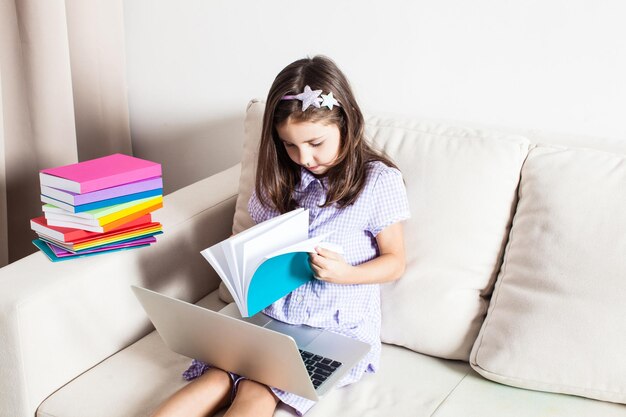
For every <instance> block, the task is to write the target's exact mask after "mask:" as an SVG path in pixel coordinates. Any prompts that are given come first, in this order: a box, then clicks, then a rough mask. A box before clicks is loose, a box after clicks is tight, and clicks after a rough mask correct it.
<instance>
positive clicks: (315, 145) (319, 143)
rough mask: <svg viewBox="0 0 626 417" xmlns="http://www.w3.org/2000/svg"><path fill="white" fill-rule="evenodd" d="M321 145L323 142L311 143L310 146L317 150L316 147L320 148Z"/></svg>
mask: <svg viewBox="0 0 626 417" xmlns="http://www.w3.org/2000/svg"><path fill="white" fill-rule="evenodd" d="M322 143H324V142H317V143H312V144H311V146H312V147H314V148H317V147H318V146H320V145H321V144H322Z"/></svg>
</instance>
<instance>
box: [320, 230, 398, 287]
mask: <svg viewBox="0 0 626 417" xmlns="http://www.w3.org/2000/svg"><path fill="white" fill-rule="evenodd" d="M376 243H378V249H379V251H380V256H378V257H376V258H374V259H372V260H371V261H368V262H364V263H362V264H360V265H356V266H352V265H350V264H348V263H347V262H346V261H345V260H344V259H343V257H342V256H341V255H340V254H338V253H336V252H332V251H329V250H327V249H323V248H316V251H317V253H314V254H311V268H312V269H313V273H314V274H315V277H316V278H317V279H320V280H322V281H326V282H332V283H334V284H380V283H385V282H391V281H395V280H397V279H398V278H400V277H401V276H402V274H403V273H404V268H405V258H404V234H403V229H402V223H400V222H398V223H394V224H392V225H391V226H388V227H386V228H385V229H383V230H382V231H380V232H379V233H378V235H376Z"/></svg>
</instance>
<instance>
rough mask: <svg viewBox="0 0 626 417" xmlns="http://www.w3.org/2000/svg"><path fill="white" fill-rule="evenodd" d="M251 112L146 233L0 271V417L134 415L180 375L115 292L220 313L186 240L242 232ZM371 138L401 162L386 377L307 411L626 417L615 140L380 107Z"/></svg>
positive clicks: (622, 168) (623, 225) (178, 360)
mask: <svg viewBox="0 0 626 417" xmlns="http://www.w3.org/2000/svg"><path fill="white" fill-rule="evenodd" d="M262 112H263V103H262V102H258V101H253V102H251V103H250V105H249V107H248V112H247V118H246V126H245V129H246V133H247V141H246V143H245V148H244V156H243V160H242V164H241V165H237V166H235V167H232V168H230V169H228V170H226V171H224V172H222V173H219V174H217V175H215V176H212V177H210V178H206V179H204V180H202V181H199V182H197V183H195V184H192V185H190V186H188V187H186V188H183V189H180V190H178V191H176V192H174V193H172V194H170V195H167V196H166V197H165V206H164V208H163V209H161V210H160V211H158V212H157V213H155V216H156V217H157V218H158V219H159V220H160V221H161V222H162V223H163V229H164V235H162V236H161V237H160V238H159V241H158V242H157V244H156V245H153V246H152V247H150V248H145V249H140V250H135V251H128V252H120V253H115V254H108V255H103V256H99V257H92V258H85V259H79V260H74V261H69V262H62V263H57V264H53V263H50V262H49V261H48V260H47V259H46V258H45V257H44V256H43V255H42V254H40V253H36V254H33V255H31V256H29V257H27V258H25V259H22V260H20V261H18V262H15V263H13V264H11V265H9V266H7V267H5V268H2V269H1V270H0V343H1V344H0V371H1V373H2V375H1V378H0V417H29V416H33V415H37V416H54V417H96V416H98V417H100V416H101V417H105V416H106V417H118V416H119V417H139V416H148V415H149V414H150V412H151V411H152V410H153V409H154V408H155V407H156V406H157V405H158V404H159V403H160V402H161V401H162V400H163V399H164V398H165V397H166V396H167V395H169V394H170V393H172V392H173V391H174V390H176V389H178V388H179V387H181V386H182V385H183V384H184V381H183V380H182V378H181V376H180V373H181V371H182V370H183V369H184V368H185V367H186V365H187V364H188V362H189V359H188V358H185V357H182V356H180V355H177V354H175V353H173V352H171V351H169V350H168V349H167V348H166V347H165V346H164V345H163V343H162V342H161V340H160V338H159V336H158V334H157V333H156V332H154V331H153V329H152V327H151V326H150V324H149V321H148V320H147V318H146V316H145V314H144V312H143V310H142V309H141V307H140V306H139V304H138V303H137V301H136V300H135V298H134V296H133V294H132V293H131V291H130V288H129V286H130V285H131V284H135V285H140V286H144V287H148V288H151V289H154V290H157V291H160V292H163V293H167V294H170V295H172V296H175V297H178V298H181V299H184V300H189V301H193V302H196V301H198V300H200V301H199V303H200V304H202V305H204V306H206V307H208V308H212V309H218V308H221V307H222V306H224V305H225V303H224V302H223V301H222V300H221V299H220V298H219V295H220V292H219V290H218V285H219V279H218V278H217V276H216V274H215V273H214V272H213V271H212V270H211V268H210V266H209V265H208V263H206V262H205V261H204V259H203V258H202V256H201V255H200V253H199V252H200V250H202V249H203V248H205V247H207V246H209V245H211V244H213V243H215V242H217V241H219V240H221V239H224V238H226V237H227V236H228V235H229V234H230V233H231V231H232V230H234V231H239V230H242V229H243V228H245V227H247V226H249V225H250V224H251V221H250V219H249V217H248V216H247V214H246V213H245V203H246V200H247V196H248V195H249V193H250V187H251V184H252V181H253V176H254V158H255V149H256V141H257V139H258V135H259V131H260V120H261V115H262ZM367 131H368V134H369V136H370V137H371V138H372V140H373V141H374V142H375V143H376V144H377V145H378V146H380V147H382V148H384V149H385V151H386V152H387V153H388V154H389V155H390V156H391V157H392V158H393V159H394V160H395V161H396V162H397V163H398V165H399V166H400V168H401V170H402V171H403V174H404V178H405V181H406V185H407V190H408V193H409V199H410V204H411V211H412V219H411V220H410V221H408V222H407V223H406V225H405V230H406V232H405V233H406V243H407V245H406V246H407V271H406V274H405V276H404V277H403V278H402V279H401V280H400V281H398V282H396V283H393V284H389V285H385V286H384V287H383V289H382V308H383V330H382V335H381V337H382V339H383V341H384V342H385V343H384V345H383V352H382V359H381V368H380V372H378V373H376V374H368V375H365V376H364V378H363V379H362V381H361V382H359V383H358V384H356V385H353V386H350V387H347V388H341V389H336V390H334V391H333V392H332V393H330V394H329V395H328V396H327V397H325V398H324V399H323V400H322V401H321V402H320V403H319V404H318V405H317V406H316V407H314V408H313V409H312V411H311V412H310V414H309V415H310V416H312V417H315V416H339V415H340V416H389V415H395V416H435V417H452V416H465V417H467V416H476V417H479V416H480V417H491V416H498V417H501V416H528V417H531V416H532V417H536V416H563V417H575V416H603V417H612V416H626V405H623V403H624V402H626V358H625V357H624V355H623V352H626V331H625V329H626V314H625V313H626V308H625V307H624V305H625V304H624V299H625V298H624V296H625V295H626V279H624V277H626V261H624V258H625V257H624V253H626V240H625V239H626V215H625V214H624V213H626V210H624V207H625V206H626V156H625V154H626V141H610V140H601V139H596V138H583V137H574V136H567V135H550V134H545V133H538V132H533V131H521V130H520V131H511V130H503V129H494V128H483V127H476V126H469V125H467V124H463V125H461V124H455V123H447V122H436V121H421V120H407V119H400V118H385V117H376V116H370V117H368V118H367ZM546 144H550V145H546ZM553 145H556V146H553ZM563 146H565V147H563ZM583 148H594V149H593V150H591V149H583ZM222 296H223V298H225V294H223V293H222ZM206 331H207V332H210V331H211V329H206ZM494 381H495V382H494ZM505 384H506V385H505ZM562 393H566V394H573V395H566V394H562ZM276 415H277V416H289V415H292V414H291V412H290V411H289V410H288V409H286V408H279V410H278V411H277V412H276Z"/></svg>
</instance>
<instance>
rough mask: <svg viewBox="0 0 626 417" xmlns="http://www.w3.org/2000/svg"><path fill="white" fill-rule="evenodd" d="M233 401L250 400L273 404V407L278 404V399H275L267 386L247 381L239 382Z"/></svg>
mask: <svg viewBox="0 0 626 417" xmlns="http://www.w3.org/2000/svg"><path fill="white" fill-rule="evenodd" d="M235 399H236V400H237V399H241V400H251V401H254V402H258V401H265V402H268V403H270V404H271V403H273V404H274V405H275V404H277V403H278V398H276V396H275V395H274V393H273V392H272V390H271V389H270V388H269V387H268V386H267V385H263V384H260V383H258V382H255V381H251V380H249V379H244V380H241V381H240V382H239V384H238V385H237V395H236V397H235Z"/></svg>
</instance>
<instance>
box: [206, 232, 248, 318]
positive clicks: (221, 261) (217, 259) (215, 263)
mask: <svg viewBox="0 0 626 417" xmlns="http://www.w3.org/2000/svg"><path fill="white" fill-rule="evenodd" d="M200 253H201V254H202V256H204V258H205V259H206V260H207V261H208V262H209V263H210V264H211V266H212V267H213V269H214V270H215V272H217V275H219V276H220V278H221V279H222V281H223V282H224V285H226V288H228V291H230V294H231V295H232V296H233V300H234V301H235V303H236V304H237V306H238V307H239V309H240V311H242V312H243V311H247V307H246V306H244V305H243V303H242V301H241V296H242V294H241V293H240V292H238V291H237V289H236V288H235V287H234V286H233V282H232V281H231V279H230V277H229V272H230V271H228V272H227V271H224V269H222V265H224V266H226V267H228V265H227V262H226V258H225V256H224V251H223V250H222V247H221V242H220V243H218V244H216V245H213V246H211V247H210V248H206V249H204V250H203V251H201V252H200ZM242 307H243V308H242Z"/></svg>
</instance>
